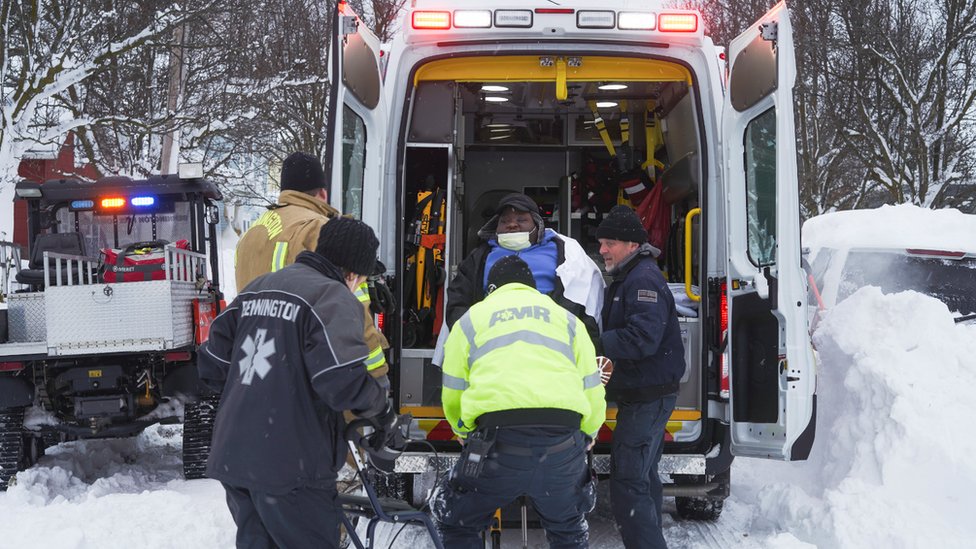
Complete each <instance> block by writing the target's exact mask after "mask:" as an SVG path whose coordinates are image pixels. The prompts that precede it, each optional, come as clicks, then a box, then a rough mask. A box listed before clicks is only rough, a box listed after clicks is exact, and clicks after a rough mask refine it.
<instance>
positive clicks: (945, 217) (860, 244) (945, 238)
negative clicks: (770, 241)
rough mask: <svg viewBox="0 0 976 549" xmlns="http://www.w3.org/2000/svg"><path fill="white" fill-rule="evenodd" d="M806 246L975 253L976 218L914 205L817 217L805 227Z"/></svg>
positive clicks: (812, 248) (814, 247)
mask: <svg viewBox="0 0 976 549" xmlns="http://www.w3.org/2000/svg"><path fill="white" fill-rule="evenodd" d="M803 246H804V247H806V248H810V250H811V251H812V252H814V254H815V253H816V252H817V251H818V250H820V249H821V248H835V249H851V248H901V249H909V248H912V249H927V250H946V251H960V252H966V253H976V215H971V214H965V213H962V212H960V211H959V210H956V209H941V210H932V209H929V208H922V207H919V206H915V205H912V204H899V205H898V206H882V207H880V208H875V209H870V210H847V211H841V212H832V213H827V214H823V215H818V216H816V217H813V218H811V219H809V220H807V222H806V223H804V224H803Z"/></svg>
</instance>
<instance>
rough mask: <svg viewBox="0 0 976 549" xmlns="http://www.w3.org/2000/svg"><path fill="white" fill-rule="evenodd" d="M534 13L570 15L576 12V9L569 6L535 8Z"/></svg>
mask: <svg viewBox="0 0 976 549" xmlns="http://www.w3.org/2000/svg"><path fill="white" fill-rule="evenodd" d="M535 12H536V13H557V14H567V15H572V14H574V13H576V10H574V9H571V8H536V9H535Z"/></svg>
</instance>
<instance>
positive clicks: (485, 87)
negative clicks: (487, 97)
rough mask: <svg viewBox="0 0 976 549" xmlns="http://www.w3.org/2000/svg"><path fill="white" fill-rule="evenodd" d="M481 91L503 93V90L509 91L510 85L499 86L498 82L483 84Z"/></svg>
mask: <svg viewBox="0 0 976 549" xmlns="http://www.w3.org/2000/svg"><path fill="white" fill-rule="evenodd" d="M481 91H483V92H493V93H501V92H507V91H508V87H507V86H499V85H497V84H485V85H483V86H481Z"/></svg>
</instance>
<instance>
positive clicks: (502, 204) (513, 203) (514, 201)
mask: <svg viewBox="0 0 976 549" xmlns="http://www.w3.org/2000/svg"><path fill="white" fill-rule="evenodd" d="M506 208H513V209H514V210H515V211H517V212H532V213H539V205H538V204H536V203H535V200H532V199H531V198H529V197H528V196H526V195H524V194H522V193H512V194H506V195H505V196H503V197H502V199H501V200H499V201H498V208H496V209H495V213H496V214H500V213H502V212H503V211H505V209H506Z"/></svg>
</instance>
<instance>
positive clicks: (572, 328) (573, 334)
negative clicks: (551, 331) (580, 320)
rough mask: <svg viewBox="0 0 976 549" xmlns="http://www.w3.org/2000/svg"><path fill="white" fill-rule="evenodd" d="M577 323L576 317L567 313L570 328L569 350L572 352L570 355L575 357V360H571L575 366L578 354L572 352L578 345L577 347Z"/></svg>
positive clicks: (567, 322)
mask: <svg viewBox="0 0 976 549" xmlns="http://www.w3.org/2000/svg"><path fill="white" fill-rule="evenodd" d="M576 321H577V318H576V315H574V314H573V313H571V312H569V311H566V324H567V327H568V328H569V349H570V351H571V352H570V354H571V355H573V358H571V359H570V360H571V361H572V362H573V364H575V363H576V353H575V352H572V351H573V349H575V348H576V345H575V343H576Z"/></svg>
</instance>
